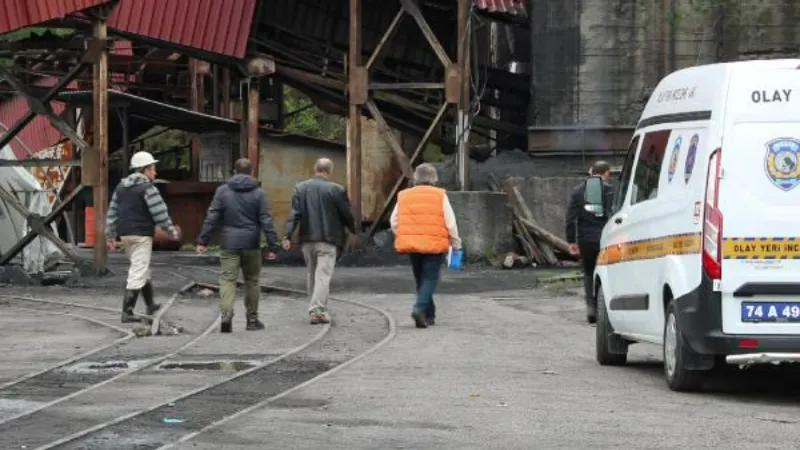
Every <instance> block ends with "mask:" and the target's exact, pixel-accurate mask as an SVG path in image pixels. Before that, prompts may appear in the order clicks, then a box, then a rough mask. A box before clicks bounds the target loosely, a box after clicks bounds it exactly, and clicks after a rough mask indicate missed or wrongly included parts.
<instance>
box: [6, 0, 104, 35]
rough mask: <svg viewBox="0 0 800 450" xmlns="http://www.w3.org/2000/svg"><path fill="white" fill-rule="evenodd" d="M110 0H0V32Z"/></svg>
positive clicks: (62, 15) (44, 20)
mask: <svg viewBox="0 0 800 450" xmlns="http://www.w3.org/2000/svg"><path fill="white" fill-rule="evenodd" d="M104 3H108V0H0V11H3V14H0V33H7V32H9V31H14V30H16V29H19V28H23V27H27V26H30V25H36V24H38V23H42V22H46V21H48V20H52V19H55V18H58V17H64V16H66V15H67V14H70V13H74V12H77V11H81V10H84V9H87V8H91V7H93V6H98V5H102V4H104Z"/></svg>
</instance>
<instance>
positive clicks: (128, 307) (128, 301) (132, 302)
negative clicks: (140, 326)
mask: <svg viewBox="0 0 800 450" xmlns="http://www.w3.org/2000/svg"><path fill="white" fill-rule="evenodd" d="M138 298H139V290H138V289H128V290H126V291H125V297H124V298H123V299H122V323H136V322H141V321H142V319H141V317H137V316H135V315H133V308H135V307H136V300H137V299H138Z"/></svg>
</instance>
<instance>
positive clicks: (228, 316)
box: [219, 311, 233, 333]
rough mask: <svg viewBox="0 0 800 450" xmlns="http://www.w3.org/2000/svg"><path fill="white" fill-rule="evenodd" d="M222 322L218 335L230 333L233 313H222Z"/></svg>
mask: <svg viewBox="0 0 800 450" xmlns="http://www.w3.org/2000/svg"><path fill="white" fill-rule="evenodd" d="M221 315H222V322H220V325H219V332H220V333H230V332H232V331H233V325H232V323H233V311H224V312H223V313H222V314H221Z"/></svg>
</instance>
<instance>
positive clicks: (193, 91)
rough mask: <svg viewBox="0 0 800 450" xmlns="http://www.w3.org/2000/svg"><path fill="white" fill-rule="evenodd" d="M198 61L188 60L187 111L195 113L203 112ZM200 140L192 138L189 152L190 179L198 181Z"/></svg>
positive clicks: (202, 84)
mask: <svg viewBox="0 0 800 450" xmlns="http://www.w3.org/2000/svg"><path fill="white" fill-rule="evenodd" d="M198 62H199V61H198V60H196V59H190V60H189V109H191V110H192V111H196V112H203V104H204V103H205V99H204V98H203V97H204V94H205V86H204V83H203V81H204V75H203V74H201V73H200V71H199V70H198ZM200 146H201V143H200V139H199V138H197V137H196V136H195V137H192V149H191V152H190V161H191V163H190V167H191V179H192V180H193V181H199V180H200V150H201V149H200Z"/></svg>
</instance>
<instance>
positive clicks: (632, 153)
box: [611, 136, 639, 214]
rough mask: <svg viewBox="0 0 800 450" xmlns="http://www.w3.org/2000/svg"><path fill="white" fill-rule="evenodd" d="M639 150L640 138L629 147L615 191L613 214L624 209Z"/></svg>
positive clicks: (636, 138)
mask: <svg viewBox="0 0 800 450" xmlns="http://www.w3.org/2000/svg"><path fill="white" fill-rule="evenodd" d="M638 148H639V136H636V137H634V138H633V140H632V141H631V145H630V146H629V147H628V154H627V156H626V157H625V164H623V165H622V173H620V176H619V182H618V183H617V188H616V189H615V190H614V204H613V205H612V206H611V214H616V213H617V211H619V210H620V208H622V203H623V202H624V201H625V195H626V194H627V193H628V186H629V185H630V184H631V174H633V162H634V161H636V150H637V149H638Z"/></svg>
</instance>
